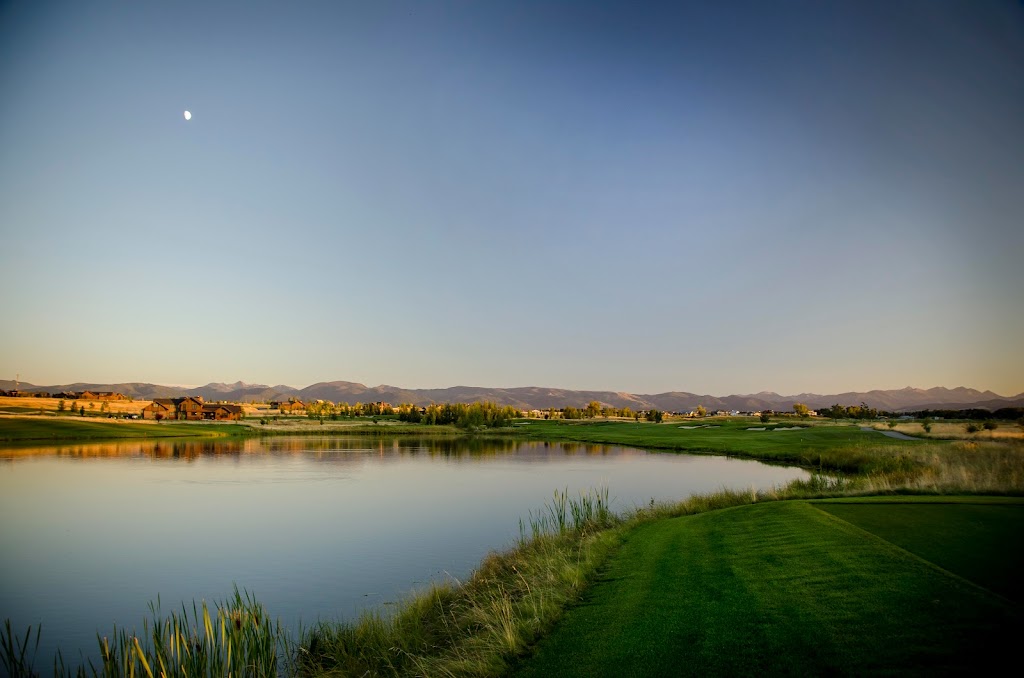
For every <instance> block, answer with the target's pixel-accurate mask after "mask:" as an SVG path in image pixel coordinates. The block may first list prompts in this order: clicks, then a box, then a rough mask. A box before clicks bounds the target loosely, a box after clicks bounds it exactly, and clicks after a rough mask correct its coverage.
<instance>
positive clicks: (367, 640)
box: [295, 489, 621, 676]
mask: <svg viewBox="0 0 1024 678" xmlns="http://www.w3.org/2000/svg"><path fill="white" fill-rule="evenodd" d="M620 523H621V519H620V518H617V517H615V516H614V515H613V514H612V512H611V510H610V509H609V500H608V490H607V489H602V490H592V491H590V492H588V493H584V494H581V495H580V496H579V497H572V496H569V494H568V492H566V491H558V492H555V495H554V499H553V501H552V502H551V503H550V504H549V505H548V506H547V507H546V508H545V509H544V510H542V511H539V512H537V513H531V514H530V518H529V520H528V521H527V523H522V524H521V526H520V527H521V530H520V531H521V536H520V540H519V543H518V545H517V546H516V548H514V549H512V550H509V551H507V552H504V553H492V554H491V555H489V556H488V557H487V558H485V559H484V561H483V562H482V563H481V565H480V567H479V568H478V569H477V570H476V572H474V573H473V574H472V575H471V576H470V578H469V579H468V580H467V581H465V582H459V581H455V580H452V581H449V582H444V583H436V584H434V585H432V586H431V587H430V588H429V589H427V590H425V591H423V592H422V593H420V594H418V595H413V596H412V597H410V598H408V599H407V600H405V601H404V602H402V603H400V604H399V605H398V609H397V610H396V611H395V612H394V613H392V614H390V615H385V614H382V613H380V612H367V613H364V614H363V616H362V617H361V618H360V619H359V620H358V621H356V622H353V623H341V624H336V623H321V624H319V625H317V626H315V627H313V628H311V629H308V630H306V631H304V632H303V633H302V636H301V638H300V639H299V641H298V643H297V644H296V648H295V658H296V659H295V661H296V668H297V669H298V671H299V672H300V673H302V674H304V675H319V674H328V675H386V676H398V675H431V676H432V675H442V676H456V675H459V676H461V675H474V676H479V675H498V674H501V673H503V672H505V671H507V670H508V668H509V666H510V662H511V661H513V660H514V659H515V658H516V657H517V656H518V655H520V654H522V653H523V652H524V651H525V649H526V648H527V647H529V646H530V645H531V644H532V643H533V642H535V641H536V639H537V638H538V637H539V636H540V635H541V634H542V633H543V632H545V631H546V630H547V629H549V628H550V627H551V626H552V625H553V624H554V623H555V621H556V620H557V619H558V618H559V617H560V616H561V613H562V611H563V610H564V609H565V608H566V607H567V606H568V605H569V604H570V603H571V602H573V601H574V600H576V599H578V597H579V595H580V594H581V592H582V591H583V589H584V587H585V586H586V583H587V582H588V581H589V580H590V579H591V578H592V577H593V575H594V573H595V571H596V570H597V568H598V567H599V566H600V564H601V563H603V562H604V561H605V559H606V557H607V556H608V555H609V554H610V553H611V551H612V550H613V548H614V547H615V545H617V544H618V542H619V539H620V538H621V531H618V530H616V529H614V528H615V527H616V526H617V525H619V524H620Z"/></svg>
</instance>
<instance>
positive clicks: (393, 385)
mask: <svg viewBox="0 0 1024 678" xmlns="http://www.w3.org/2000/svg"><path fill="white" fill-rule="evenodd" d="M5 381H6V379H5ZM21 381H22V382H23V383H31V384H33V386H35V387H38V386H62V385H70V384H152V385H154V386H168V387H174V388H181V389H186V390H194V389H198V388H202V387H204V386H209V385H211V384H221V385H226V386H234V385H236V384H242V385H243V386H244V387H266V388H274V387H277V386H285V387H288V388H294V389H296V390H302V389H304V388H308V387H310V386H315V385H316V384H323V383H339V382H341V383H356V384H361V385H363V386H366V387H367V388H397V389H402V390H411V391H419V390H439V389H454V388H483V389H510V390H511V389H517V388H541V389H544V388H548V389H559V390H570V391H603V392H607V393H629V394H632V395H658V394H659V393H672V392H681V393H693V394H695V395H710V396H718V397H724V396H735V395H751V396H753V395H757V394H759V393H775V394H777V395H782V396H786V395H792V396H797V395H802V394H808V393H815V394H817V395H835V394H841V393H864V392H869V391H898V390H904V389H913V390H920V391H929V390H932V389H935V388H945V389H948V390H954V389H957V388H966V389H973V390H975V391H978V392H981V393H994V394H995V395H997V396H999V397H1002V398H1012V397H1014V396H1018V395H1024V392H1013V393H999V392H997V391H995V390H993V389H988V388H978V387H976V386H972V385H970V384H957V385H955V386H951V385H948V384H940V385H934V386H916V385H912V384H908V385H905V386H901V387H891V388H877V387H876V388H867V389H851V388H843V389H837V390H830V391H810V390H807V389H803V390H800V391H782V390H779V389H772V388H766V389H765V388H763V389H758V390H756V391H730V392H728V393H726V392H716V391H697V390H694V389H688V388H672V389H668V390H666V391H659V392H657V393H656V392H653V391H647V392H641V391H629V390H626V389H617V388H584V389H572V388H569V387H565V386H558V385H555V384H517V385H511V386H510V385H501V384H482V383H481V384H466V383H463V384H447V385H443V386H410V385H408V384H403V383H383V382H381V383H372V382H353V381H352V380H350V379H318V380H316V381H312V382H308V383H305V382H302V383H300V382H294V381H292V382H288V381H280V382H273V383H269V382H262V381H247V380H244V379H234V380H229V381H204V382H202V383H196V384H170V383H164V382H158V381H152V380H145V379H141V380H140V379H133V380H128V381H111V380H85V379H76V380H73V381H68V380H60V381H54V382H47V383H39V382H31V381H27V380H21Z"/></svg>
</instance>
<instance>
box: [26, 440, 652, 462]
mask: <svg viewBox="0 0 1024 678" xmlns="http://www.w3.org/2000/svg"><path fill="white" fill-rule="evenodd" d="M629 453H630V452H629V451H628V450H626V449H624V448H621V447H617V446H611V445H597V444H594V443H577V442H568V441H560V442H554V443H552V442H544V441H524V440H520V439H518V438H505V437H499V436H494V437H490V436H485V437H478V436H460V437H441V436H416V437H412V436H400V437H383V436H370V437H360V436H319V437H304V436H288V437H275V438H258V439H244V440H238V439H236V440H223V439H220V440H196V439H189V440H184V439H179V440H174V439H162V440H142V441H138V440H137V441H133V442H125V441H114V442H107V443H79V444H73V443H72V444H69V443H62V444H58V445H52V446H48V447H33V448H24V449H19V450H18V451H17V452H15V453H14V454H13V459H17V458H20V457H28V456H35V455H55V456H60V457H75V458H98V457H141V458H150V459H161V460H162V459H179V460H184V461H194V460H196V459H199V458H202V457H223V456H233V457H240V456H242V455H247V454H253V455H259V454H272V455H309V456H311V457H313V458H314V459H316V460H318V461H324V462H331V461H335V462H337V461H344V460H350V459H351V460H355V459H365V458H366V457H368V456H374V457H377V458H380V459H401V458H411V457H420V456H422V457H428V458H435V457H436V458H444V459H462V458H489V457H508V458H509V459H515V460H522V461H539V460H543V459H546V458H556V457H563V456H566V455H568V456H576V455H589V456H593V455H600V456H608V455H622V454H629ZM638 453H639V454H645V453H643V452H638Z"/></svg>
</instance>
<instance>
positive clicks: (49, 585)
mask: <svg viewBox="0 0 1024 678" xmlns="http://www.w3.org/2000/svg"><path fill="white" fill-rule="evenodd" d="M0 458H2V459H4V460H6V463H3V464H0V516H3V517H4V519H3V521H2V522H0V544H2V546H3V548H0V617H6V616H10V617H11V619H12V622H13V623H14V625H15V627H18V628H24V627H26V626H27V625H28V624H38V623H40V622H42V623H43V628H44V637H43V645H42V646H41V649H40V654H41V656H43V655H44V654H46V653H48V652H52V651H53V650H55V649H56V647H57V646H60V647H61V648H63V650H64V652H65V656H66V657H78V653H79V651H80V650H81V651H84V652H86V653H89V652H92V650H93V645H94V641H95V634H96V632H97V631H100V632H103V633H109V632H110V630H111V627H112V625H113V624H115V623H116V624H118V625H119V626H125V625H127V626H128V627H129V628H130V627H132V626H134V625H137V624H139V623H140V622H141V619H142V618H143V617H144V616H145V612H146V604H147V603H148V602H149V601H150V600H155V599H156V597H157V596H158V595H159V596H160V597H161V599H162V600H163V603H164V605H165V607H176V606H177V605H179V604H180V602H189V601H191V600H192V599H193V598H195V599H202V598H205V599H207V600H213V599H219V598H223V597H224V596H225V595H227V594H228V593H230V591H231V590H232V587H233V585H235V584H237V585H238V586H239V587H242V588H247V589H249V590H250V591H253V592H254V593H255V594H256V596H257V597H258V598H259V599H260V600H261V601H262V602H263V603H264V604H265V605H266V606H267V608H268V610H269V611H270V612H271V614H273V615H274V616H277V617H280V618H281V619H282V620H283V621H284V622H285V624H286V625H289V626H293V627H294V625H296V624H297V623H298V621H299V620H300V619H301V620H303V621H305V622H306V623H309V622H313V621H315V620H316V619H318V618H328V619H336V618H351V617H353V616H354V615H356V614H358V612H359V611H360V610H362V609H364V608H366V607H379V606H380V605H383V604H384V603H386V602H387V601H391V600H395V599H397V598H398V597H400V596H401V595H402V594H403V593H404V592H406V591H408V590H409V589H411V588H413V587H414V586H416V585H417V584H422V583H423V582H426V581H429V580H431V579H438V578H447V577H457V578H464V577H466V576H467V575H468V574H469V573H470V572H471V570H472V569H473V568H474V567H475V566H476V565H477V564H479V562H480V560H481V559H482V558H483V557H484V556H486V555H487V553H488V552H489V551H491V550H495V549H502V548H505V547H507V546H509V545H510V544H511V543H513V542H514V540H515V539H516V537H517V536H518V526H519V519H520V518H522V517H526V516H527V514H528V512H529V511H531V510H536V509H539V508H541V507H543V505H544V503H545V502H546V501H548V500H549V499H550V497H551V494H552V492H553V491H554V490H555V489H561V488H567V489H568V490H569V492H570V493H573V494H575V493H576V492H578V491H584V490H587V489H589V488H592V487H598V486H602V485H605V486H607V487H609V489H610V493H611V497H612V501H613V507H614V508H615V509H616V510H624V509H627V508H629V507H631V506H635V505H645V504H647V503H649V501H650V500H651V499H656V500H669V499H682V498H685V497H686V496H688V495H690V494H693V493H695V492H708V491H714V490H717V489H720V488H722V487H734V488H748V487H751V486H752V485H753V486H757V487H768V486H771V485H777V484H783V483H786V482H788V481H789V480H791V479H793V478H796V477H801V476H805V475H806V473H805V472H804V471H802V470H800V469H792V468H784V467H770V466H766V465H764V464H760V463H757V462H753V461H744V460H737V459H727V458H723V457H710V456H702V457H695V456H688V455H680V454H651V453H647V452H645V451H642V450H637V449H632V448H626V447H618V446H614V445H598V444H592V443H573V442H556V443H544V442H521V441H518V440H515V439H507V438H505V439H479V438H454V437H453V438H444V437H423V438H410V437H402V438H384V437H370V438H367V437H363V438H360V437H267V438H261V439H247V440H194V439H192V440H171V439H164V440H154V441H144V442H138V441H136V442H108V443H81V444H68V443H63V444H58V445H54V446H48V447H33V448H17V449H11V448H8V449H4V450H0ZM86 656H90V655H88V654H87V655H86ZM45 663H46V662H43V664H45Z"/></svg>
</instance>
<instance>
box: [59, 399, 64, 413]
mask: <svg viewBox="0 0 1024 678" xmlns="http://www.w3.org/2000/svg"><path fill="white" fill-rule="evenodd" d="M57 411H58V412H63V411H64V399H63V398H61V399H60V401H59V402H58V403H57Z"/></svg>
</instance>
